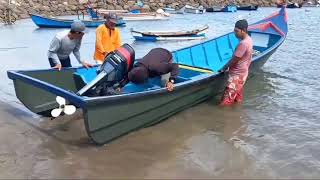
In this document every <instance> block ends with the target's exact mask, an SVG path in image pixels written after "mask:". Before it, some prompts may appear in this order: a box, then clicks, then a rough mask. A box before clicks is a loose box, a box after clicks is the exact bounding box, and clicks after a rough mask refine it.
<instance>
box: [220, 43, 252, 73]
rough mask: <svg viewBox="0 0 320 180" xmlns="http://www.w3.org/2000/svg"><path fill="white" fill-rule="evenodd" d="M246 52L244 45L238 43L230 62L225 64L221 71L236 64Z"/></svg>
mask: <svg viewBox="0 0 320 180" xmlns="http://www.w3.org/2000/svg"><path fill="white" fill-rule="evenodd" d="M246 50H247V47H246V45H245V44H244V43H241V42H240V44H239V45H238V46H237V49H236V51H235V52H234V54H233V56H232V58H231V60H230V61H229V62H228V63H227V64H225V65H224V66H223V68H221V70H225V69H227V68H228V67H230V66H233V65H234V64H235V63H237V62H238V61H239V60H240V59H241V58H242V57H243V56H244V54H245V52H246Z"/></svg>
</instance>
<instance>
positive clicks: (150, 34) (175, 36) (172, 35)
mask: <svg viewBox="0 0 320 180" xmlns="http://www.w3.org/2000/svg"><path fill="white" fill-rule="evenodd" d="M208 29H209V26H208V25H205V26H203V27H201V28H197V29H193V30H191V31H181V30H180V31H144V32H142V31H137V30H133V29H130V31H131V34H132V36H133V37H134V38H135V40H139V41H161V40H162V41H163V40H194V39H203V38H205V32H206V30H208Z"/></svg>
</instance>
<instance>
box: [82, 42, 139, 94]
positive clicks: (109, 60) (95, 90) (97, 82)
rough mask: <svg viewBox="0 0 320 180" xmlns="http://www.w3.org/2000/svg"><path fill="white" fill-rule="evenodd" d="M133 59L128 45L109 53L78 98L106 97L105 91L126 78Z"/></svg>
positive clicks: (131, 49)
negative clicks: (84, 96)
mask: <svg viewBox="0 0 320 180" xmlns="http://www.w3.org/2000/svg"><path fill="white" fill-rule="evenodd" d="M134 59H135V52H134V49H133V48H132V47H131V46H130V45H129V44H124V45H122V46H121V47H120V48H118V49H116V50H115V51H112V52H110V53H109V54H108V55H107V56H106V57H105V60H104V62H103V64H102V65H101V66H100V67H99V70H98V75H97V77H96V78H95V79H93V80H92V81H91V82H90V83H88V84H87V85H85V86H84V87H83V88H82V89H80V90H79V91H78V92H77V94H78V95H80V96H83V95H91V96H99V95H100V96H101V95H108V93H107V92H106V91H108V90H109V89H110V90H111V91H112V90H114V85H116V84H119V83H120V82H122V81H124V80H126V79H127V77H128V72H129V71H130V70H131V69H132V67H133V63H134Z"/></svg>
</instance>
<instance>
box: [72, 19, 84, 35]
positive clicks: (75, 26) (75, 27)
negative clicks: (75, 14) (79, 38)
mask: <svg viewBox="0 0 320 180" xmlns="http://www.w3.org/2000/svg"><path fill="white" fill-rule="evenodd" d="M71 31H74V32H83V33H86V32H87V28H86V26H85V25H84V23H83V22H82V21H80V20H75V21H74V22H73V23H72V24H71Z"/></svg>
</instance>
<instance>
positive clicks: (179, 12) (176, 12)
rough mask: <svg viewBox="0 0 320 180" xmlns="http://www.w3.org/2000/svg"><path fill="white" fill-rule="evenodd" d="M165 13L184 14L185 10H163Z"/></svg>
mask: <svg viewBox="0 0 320 180" xmlns="http://www.w3.org/2000/svg"><path fill="white" fill-rule="evenodd" d="M163 10H164V12H167V13H170V14H184V9H178V10H176V9H174V8H170V7H166V8H163Z"/></svg>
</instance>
